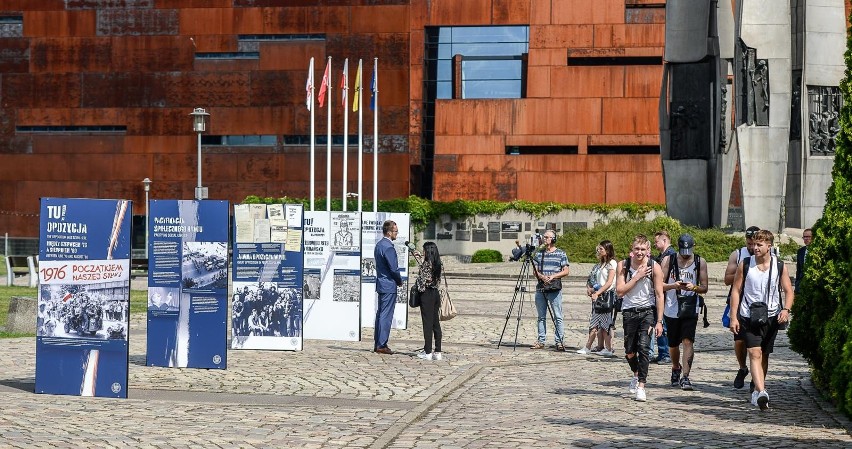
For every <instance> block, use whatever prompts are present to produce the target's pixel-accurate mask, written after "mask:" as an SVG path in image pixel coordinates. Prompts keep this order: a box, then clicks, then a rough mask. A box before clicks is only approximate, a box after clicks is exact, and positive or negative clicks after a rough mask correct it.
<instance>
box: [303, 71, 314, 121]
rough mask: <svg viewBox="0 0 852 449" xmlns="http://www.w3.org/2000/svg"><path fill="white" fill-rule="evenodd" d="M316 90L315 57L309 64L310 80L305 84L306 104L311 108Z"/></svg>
mask: <svg viewBox="0 0 852 449" xmlns="http://www.w3.org/2000/svg"><path fill="white" fill-rule="evenodd" d="M313 91H314V58H311V63H310V65H309V66H308V82H307V84H305V106H307V107H308V110H309V111H310V110H311V100H313Z"/></svg>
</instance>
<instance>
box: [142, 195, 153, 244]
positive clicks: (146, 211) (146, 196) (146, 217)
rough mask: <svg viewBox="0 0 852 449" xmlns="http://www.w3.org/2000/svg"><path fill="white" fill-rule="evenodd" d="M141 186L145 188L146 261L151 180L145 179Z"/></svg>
mask: <svg viewBox="0 0 852 449" xmlns="http://www.w3.org/2000/svg"><path fill="white" fill-rule="evenodd" d="M142 185H143V186H145V260H147V259H148V210H149V209H148V204H149V203H148V192H150V191H151V180H150V179H148V178H145V179H143V180H142Z"/></svg>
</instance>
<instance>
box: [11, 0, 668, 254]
mask: <svg viewBox="0 0 852 449" xmlns="http://www.w3.org/2000/svg"><path fill="white" fill-rule="evenodd" d="M2 8H3V9H2V10H0V233H2V232H8V233H9V234H10V235H11V236H16V237H27V236H35V235H37V233H38V217H37V214H38V208H39V203H38V199H39V198H40V197H47V196H57V197H91V198H127V199H131V200H134V201H135V202H136V204H137V206H136V208H135V213H136V214H142V213H144V207H140V206H141V204H142V203H143V201H144V198H145V197H144V191H143V187H142V183H141V181H142V179H143V178H150V179H151V180H152V181H153V183H152V185H151V191H150V198H151V199H190V198H192V197H193V195H194V188H195V185H196V151H197V141H196V135H195V133H194V132H193V130H192V121H191V118H190V116H189V113H190V112H192V110H193V109H194V108H196V107H202V108H206V109H207V111H208V112H209V113H210V114H211V119H210V123H209V127H208V132H207V133H206V134H205V136H204V139H203V158H202V162H203V170H202V177H203V185H204V186H206V187H208V188H209V197H210V198H213V199H227V200H230V201H232V202H239V201H241V200H242V199H244V198H245V197H246V196H248V195H259V196H285V195H287V196H291V197H306V196H307V195H308V192H309V179H310V173H309V170H308V167H309V162H308V161H309V150H308V148H309V145H308V142H309V129H310V126H309V123H310V112H309V111H308V109H307V108H306V106H305V97H306V78H307V68H308V61H309V59H310V58H311V57H314V58H315V59H316V67H315V83H316V85H317V86H316V87H317V88H318V86H319V84H320V80H321V79H322V74H323V70H324V68H325V62H326V58H327V57H329V56H330V57H332V58H333V59H332V77H331V78H332V82H331V84H332V86H333V88H334V89H333V91H332V94H331V96H330V98H331V101H332V105H331V107H332V111H333V113H332V135H333V138H332V142H333V149H332V153H333V156H332V167H333V168H332V196H333V197H336V198H339V197H340V196H341V195H342V190H343V188H342V178H343V174H342V159H343V145H342V136H343V135H345V134H348V135H349V136H352V137H350V139H349V166H348V167H349V170H348V173H347V176H348V179H349V187H348V190H349V191H355V190H357V187H356V180H357V164H356V160H357V144H356V142H355V137H354V136H356V135H357V133H358V128H357V120H358V119H357V113H355V112H351V110H350V112H349V129H348V132H345V131H344V130H343V115H344V114H343V110H342V108H341V97H340V93H341V92H340V89H339V86H340V78H341V70H342V66H343V60H344V59H346V58H348V59H349V67H350V71H349V84H350V86H352V85H353V83H354V78H355V66H356V65H357V61H358V59H363V61H364V73H363V79H364V89H365V91H364V100H363V103H364V104H362V107H361V108H362V112H363V130H364V148H365V152H366V153H367V154H365V155H364V190H363V194H364V198H366V199H370V198H372V196H373V191H372V182H373V180H372V173H373V165H372V154H370V153H371V152H372V148H373V143H372V141H373V139H372V129H373V113H372V111H371V110H370V109H369V101H370V100H369V96H370V95H369V94H370V87H369V86H370V79H371V77H372V72H373V70H372V63H373V58H378V61H379V62H378V64H379V71H378V75H379V85H378V90H379V102H378V104H379V107H378V110H379V114H378V115H379V139H378V140H379V145H378V147H379V158H378V159H379V183H378V186H379V187H378V196H379V198H381V199H388V198H396V197H404V196H407V195H408V194H410V193H412V194H418V195H425V196H431V197H432V198H434V199H437V200H452V199H456V198H465V199H497V200H514V199H524V200H530V201H545V200H552V201H559V202H573V203H619V202H628V201H641V202H655V203H660V202H664V201H665V198H664V194H663V184H662V176H661V164H660V157H659V137H658V124H657V120H658V119H657V113H656V111H657V107H658V101H659V100H658V99H659V89H660V84H661V79H660V77H661V73H662V70H661V67H662V53H663V44H664V42H663V39H664V19H665V2H664V1H663V0H464V1H456V0H431V1H427V0H348V1H347V0H291V1H283V0H6V1H4V2H3V3H2ZM492 27H496V28H492ZM500 27H504V28H500ZM467 28H471V29H474V28H476V29H479V30H480V31H481V33H480V35H481V36H485V37H483V38H482V39H485V41H488V42H485V43H489V42H490V43H491V44H494V43H495V42H494V36H491V35H489V33H490V31H489V30H490V29H498V30H509V31H507V33H509V34H512V35H517V36H521V37H520V38H519V40H518V41H517V42H514V41H513V42H512V48H514V49H516V51H515V53H516V54H512V55H505V54H489V53H488V52H487V51H486V52H485V53H480V52H479V51H480V50H482V48H484V47H487V45H482V46H480V45H479V44H482V43H483V42H484V41H482V42H480V41H477V42H474V44H475V45H473V46H472V47H471V46H467V47H466V46H465V45H461V44H465V42H464V39H465V37H464V35H465V32H466V31H469V30H467ZM446 35H450V36H451V38H450V41H449V44H447V42H444V37H445V36H446ZM453 39H455V40H453ZM499 39H500V38H499V37H498V38H497V43H498V44H499ZM524 40H525V41H524ZM467 43H469V42H467ZM447 45H450V46H447ZM451 45H458V46H457V47H452V46H451ZM492 47H493V46H492ZM498 47H499V45H498ZM460 48H462V49H464V48H466V49H472V50H471V52H472V53H470V54H465V52H466V51H467V50H461V52H457V49H460ZM447 51H449V53H448V52H447ZM513 51H514V50H513ZM506 61H509V62H508V64H510V66H511V67H513V69H512V70H511V72H512V73H509V74H505V75H504V74H500V73H496V74H495V72H494V71H493V70H492V71H489V70H488V67H503V66H502V65H500V64H503V63H504V62H506ZM492 63H494V64H497V65H494V66H489V64H492ZM477 67H479V69H477ZM515 68H517V70H515ZM447 69H449V70H447ZM477 70H478V71H477ZM498 72H499V71H498ZM476 86H479V87H476ZM482 86H484V87H482ZM493 86H498V87H497V89H496V90H491V87H493ZM505 86H508V87H505ZM504 87H505V88H504ZM352 92H353V91H352V89H351V88H350V94H351V93H352ZM492 93H493V94H494V98H491V97H489V95H491V94H492ZM350 105H351V95H350ZM326 111H327V110H326V109H325V108H320V107H318V106H316V108H315V114H316V116H315V124H316V125H315V126H316V128H315V129H316V134H317V137H318V139H319V140H318V142H317V144H316V164H317V169H316V195H317V197H318V198H323V197H325V195H326V190H325V185H326V176H325V166H326V159H325V154H326V144H325V142H326V141H325V134H326Z"/></svg>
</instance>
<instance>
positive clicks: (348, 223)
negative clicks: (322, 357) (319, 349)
mask: <svg viewBox="0 0 852 449" xmlns="http://www.w3.org/2000/svg"><path fill="white" fill-rule="evenodd" d="M360 215H361V214H360V213H358V212H326V211H323V212H305V227H304V228H305V288H304V291H305V309H304V320H305V334H304V336H305V338H306V339H310V340H337V341H360V340H361V321H360V320H361V311H360V309H361V246H360V244H361V217H360Z"/></svg>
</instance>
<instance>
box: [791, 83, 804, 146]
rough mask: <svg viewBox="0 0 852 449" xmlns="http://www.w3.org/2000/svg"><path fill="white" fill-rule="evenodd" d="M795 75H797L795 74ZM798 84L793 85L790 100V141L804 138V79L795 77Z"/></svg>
mask: <svg viewBox="0 0 852 449" xmlns="http://www.w3.org/2000/svg"><path fill="white" fill-rule="evenodd" d="M793 73H794V75H795V74H796V73H797V72H796V71H794V72H793ZM795 79H796V82H794V83H793V95H792V98H791V100H790V140H791V141H792V140H799V139H801V138H802V118H801V117H802V114H801V112H802V77H801V75H795Z"/></svg>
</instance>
